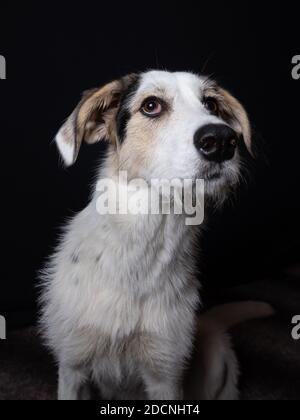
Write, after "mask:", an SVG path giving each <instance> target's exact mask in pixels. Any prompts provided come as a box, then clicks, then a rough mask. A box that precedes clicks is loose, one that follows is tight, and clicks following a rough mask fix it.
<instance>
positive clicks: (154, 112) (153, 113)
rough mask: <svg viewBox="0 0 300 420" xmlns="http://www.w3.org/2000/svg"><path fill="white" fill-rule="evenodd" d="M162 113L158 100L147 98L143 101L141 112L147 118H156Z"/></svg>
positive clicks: (161, 105) (161, 106) (160, 103)
mask: <svg viewBox="0 0 300 420" xmlns="http://www.w3.org/2000/svg"><path fill="white" fill-rule="evenodd" d="M162 111H163V104H162V102H161V100H160V99H158V98H156V97H154V96H153V97H151V98H147V99H145V100H144V102H143V104H142V107H141V112H142V113H143V114H144V115H146V116H147V117H152V118H154V117H158V116H159V115H160V114H161V113H162Z"/></svg>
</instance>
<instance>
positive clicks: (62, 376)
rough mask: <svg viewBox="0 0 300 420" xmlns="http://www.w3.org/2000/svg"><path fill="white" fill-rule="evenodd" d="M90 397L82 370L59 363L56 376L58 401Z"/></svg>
mask: <svg viewBox="0 0 300 420" xmlns="http://www.w3.org/2000/svg"><path fill="white" fill-rule="evenodd" d="M89 398H90V393H89V385H88V383H87V376H86V374H85V372H84V371H82V370H80V369H75V368H72V367H69V366H63V365H61V366H60V368H59V378H58V399H59V400H60V401H74V400H88V399H89Z"/></svg>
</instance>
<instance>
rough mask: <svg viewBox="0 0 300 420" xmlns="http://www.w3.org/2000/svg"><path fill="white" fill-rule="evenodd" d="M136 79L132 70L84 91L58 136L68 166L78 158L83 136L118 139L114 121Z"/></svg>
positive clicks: (96, 138)
mask: <svg viewBox="0 0 300 420" xmlns="http://www.w3.org/2000/svg"><path fill="white" fill-rule="evenodd" d="M135 79H136V75H134V74H131V75H128V76H125V77H123V78H122V79H120V80H115V81H113V82H111V83H108V84H107V85H105V86H103V87H101V88H99V89H92V90H89V91H87V92H85V93H84V94H83V97H82V99H81V101H80V102H79V104H78V105H77V107H76V108H75V110H74V111H73V113H72V114H71V115H70V117H69V118H68V119H67V120H66V122H65V123H64V125H63V126H62V127H61V129H60V130H59V132H58V134H57V135H56V138H55V141H56V144H57V146H58V149H59V151H60V153H61V155H62V157H63V160H64V162H65V164H66V165H67V166H70V165H72V164H73V163H74V162H75V161H76V159H77V156H78V153H79V149H80V146H81V143H82V141H83V140H84V141H85V142H87V143H89V144H92V143H96V142H98V141H100V140H104V139H107V140H110V141H112V142H114V141H116V133H115V130H114V122H115V117H116V114H117V111H118V107H119V102H120V99H121V97H122V94H123V92H124V91H125V90H126V89H127V88H128V87H129V85H130V84H131V83H133V82H134V80H135Z"/></svg>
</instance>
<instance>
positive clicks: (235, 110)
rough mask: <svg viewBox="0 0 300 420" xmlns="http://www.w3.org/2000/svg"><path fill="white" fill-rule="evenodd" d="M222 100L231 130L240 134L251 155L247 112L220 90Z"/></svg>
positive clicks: (235, 100)
mask: <svg viewBox="0 0 300 420" xmlns="http://www.w3.org/2000/svg"><path fill="white" fill-rule="evenodd" d="M220 94H221V98H222V105H223V108H224V111H225V113H226V115H227V116H228V117H229V118H230V123H231V125H232V126H233V128H234V129H235V130H236V131H237V132H238V133H240V134H241V135H242V136H243V138H244V142H245V144H246V147H247V149H248V151H249V153H250V154H251V155H253V153H252V141H251V137H252V133H251V126H250V121H249V118H248V115H247V112H246V110H245V108H244V107H243V105H242V104H241V103H240V102H239V101H238V100H237V99H236V98H235V97H234V96H232V95H231V94H230V93H229V92H228V91H227V90H225V89H220Z"/></svg>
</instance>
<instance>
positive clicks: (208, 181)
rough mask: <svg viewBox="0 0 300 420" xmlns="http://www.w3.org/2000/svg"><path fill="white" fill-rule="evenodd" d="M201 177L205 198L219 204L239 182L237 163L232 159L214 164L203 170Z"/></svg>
mask: <svg viewBox="0 0 300 420" xmlns="http://www.w3.org/2000/svg"><path fill="white" fill-rule="evenodd" d="M201 177H202V179H204V183H205V196H206V198H208V199H209V201H213V202H214V203H216V204H218V205H220V204H223V203H224V202H225V201H226V199H227V197H228V195H229V194H230V193H232V192H233V191H234V190H235V189H236V187H237V185H238V184H239V181H240V170H239V165H238V163H237V162H233V161H229V162H225V163H221V164H216V165H213V166H211V167H207V168H206V169H205V170H203V171H202V174H201Z"/></svg>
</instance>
